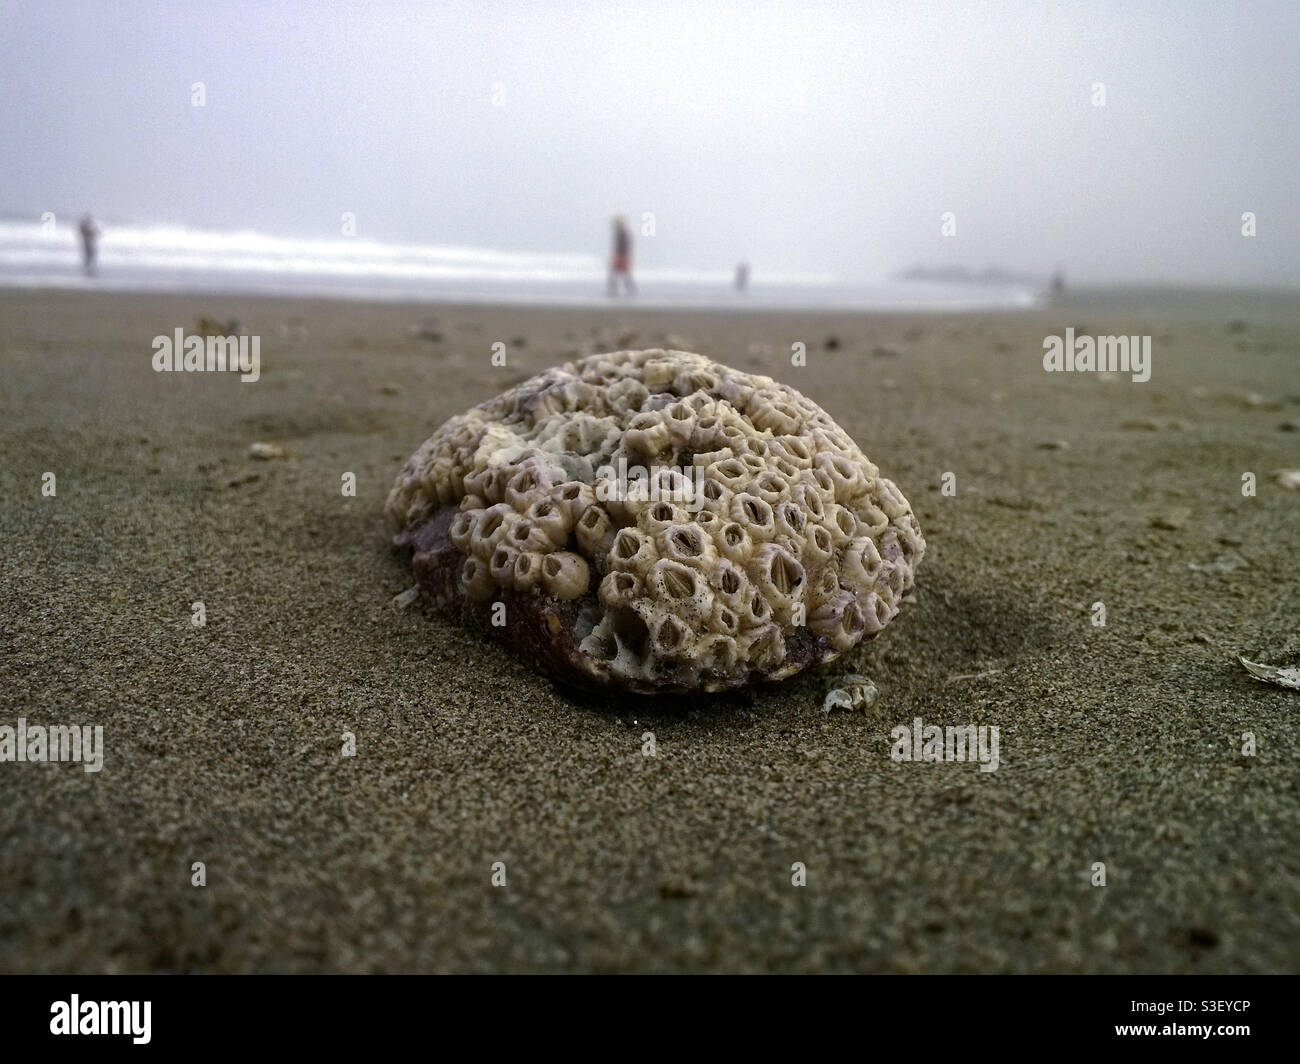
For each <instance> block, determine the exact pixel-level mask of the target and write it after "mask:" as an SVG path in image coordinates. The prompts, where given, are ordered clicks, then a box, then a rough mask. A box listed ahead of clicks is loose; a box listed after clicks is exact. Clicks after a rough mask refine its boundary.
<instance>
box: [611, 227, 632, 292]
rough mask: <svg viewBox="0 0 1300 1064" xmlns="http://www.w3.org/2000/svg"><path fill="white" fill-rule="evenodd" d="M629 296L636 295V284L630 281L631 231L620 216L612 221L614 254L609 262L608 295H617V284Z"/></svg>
mask: <svg viewBox="0 0 1300 1064" xmlns="http://www.w3.org/2000/svg"><path fill="white" fill-rule="evenodd" d="M620 280H621V281H622V282H623V288H624V290H625V291H626V292H627V294H628V295H629V296H634V295H636V282H635V281H633V280H632V230H630V229H629V228H628V227H627V219H626V218H624V217H623V216H622V215H621V214H620V215H618V216H617V217H615V219H614V254H613V256H612V257H611V258H610V261H609V294H610V296H611V297H613V296H616V295H618V283H619V281H620Z"/></svg>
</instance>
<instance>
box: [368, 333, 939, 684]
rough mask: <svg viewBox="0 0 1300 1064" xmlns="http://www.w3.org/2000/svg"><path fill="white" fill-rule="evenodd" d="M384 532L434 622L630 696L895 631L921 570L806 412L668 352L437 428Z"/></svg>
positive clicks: (902, 509) (895, 515)
mask: <svg viewBox="0 0 1300 1064" xmlns="http://www.w3.org/2000/svg"><path fill="white" fill-rule="evenodd" d="M711 454H714V455H716V457H714V458H712V459H710V460H708V461H706V462H704V463H702V465H701V466H700V467H699V468H700V469H701V470H702V472H701V473H700V474H699V475H698V476H695V475H694V474H695V471H696V468H697V467H696V466H695V464H694V462H695V460H696V459H697V458H699V457H700V456H702V455H703V456H708V455H711ZM638 469H639V470H641V473H640V474H639V478H638V476H637V475H636V470H638ZM647 471H648V472H647ZM688 472H689V473H691V474H692V476H690V477H688V476H686V473H688ZM692 481H694V483H692ZM687 489H689V490H687ZM387 514H388V518H389V520H390V523H391V524H392V527H393V528H394V530H395V532H396V535H395V537H394V542H395V543H396V544H397V545H398V546H399V547H404V548H410V549H411V550H412V552H413V557H412V571H413V575H414V577H415V581H416V583H417V584H419V586H420V588H421V590H422V592H423V593H424V595H425V597H426V598H427V599H428V600H429V601H430V602H431V603H432V605H433V606H434V607H435V608H436V609H438V610H440V611H442V612H443V613H445V614H447V615H449V616H451V617H452V618H454V619H456V620H460V621H462V622H464V623H467V624H473V625H477V626H480V627H482V628H483V629H484V630H485V631H486V632H487V633H488V634H489V635H492V636H494V637H495V638H498V639H500V640H501V641H503V642H504V643H506V644H507V645H508V646H509V647H511V648H512V649H514V650H515V651H516V652H518V653H520V655H521V656H522V657H524V658H525V659H526V660H528V661H529V663H530V664H533V665H534V666H536V667H538V668H541V669H543V670H544V671H547V672H549V673H550V674H552V675H553V676H555V677H557V678H559V679H561V680H564V681H566V682H568V683H571V684H574V685H576V686H582V687H588V688H597V689H599V688H602V687H604V688H608V687H617V688H622V689H625V690H630V691H635V692H638V693H657V692H663V691H678V692H682V691H696V690H704V691H717V690H724V689H728V688H734V687H739V686H742V685H744V684H747V683H751V682H755V681H759V680H781V679H785V678H786V677H788V676H793V675H794V674H795V673H798V672H800V671H801V670H803V669H804V668H806V667H808V666H810V665H814V664H818V663H823V662H828V661H832V660H834V659H835V658H837V657H839V656H840V655H841V654H843V653H845V652H846V651H848V650H849V649H851V648H852V647H854V646H856V645H858V644H859V643H860V642H862V640H864V639H867V638H872V637H874V636H875V635H876V634H878V633H879V632H880V631H882V630H883V628H884V627H885V625H886V624H888V623H889V622H890V621H891V620H892V619H893V618H894V617H895V616H896V615H897V614H898V611H899V607H900V604H901V602H902V601H903V599H904V598H905V597H906V596H907V595H908V594H909V593H910V591H911V590H912V586H913V579H914V573H915V570H916V567H917V565H918V564H919V562H920V560H921V558H922V556H923V554H924V550H925V541H924V539H923V538H922V537H921V533H920V529H919V527H918V526H917V523H916V518H915V516H914V515H913V512H912V508H911V506H910V505H909V504H908V502H907V500H906V499H905V498H904V497H903V495H902V493H901V492H900V491H899V490H898V488H897V487H896V486H895V485H894V484H893V482H892V481H890V480H888V479H886V478H885V477H883V476H880V474H879V470H878V469H877V468H876V466H875V465H874V464H873V463H872V462H871V461H870V460H869V459H868V458H867V457H866V456H865V455H864V454H863V453H862V452H861V450H860V449H859V448H858V447H857V445H856V444H854V443H853V442H852V440H851V439H849V437H848V436H847V434H845V433H844V431H843V430H842V429H840V428H839V427H838V426H837V425H836V424H835V422H834V421H833V420H832V419H831V418H830V416H829V415H828V414H827V413H826V412H825V411H823V410H822V409H821V407H819V406H817V405H816V404H815V403H813V402H812V401H811V400H810V399H808V398H806V397H804V396H803V395H801V394H800V393H799V392H797V391H795V390H794V389H793V388H790V387H788V386H786V385H783V384H779V383H777V382H775V381H772V380H770V379H769V378H767V377H753V376H750V375H749V374H747V373H743V372H741V371H739V370H736V369H733V368H731V367H728V366H724V365H721V364H719V363H716V362H713V361H711V360H710V359H707V358H704V357H702V356H700V355H697V354H691V353H690V352H685V351H671V352H670V351H664V350H648V351H619V352H616V353H614V354H611V355H592V356H590V357H588V358H584V359H582V360H580V361H577V362H571V363H569V364H567V365H564V366H557V367H554V368H552V369H549V370H547V371H546V372H544V373H542V374H539V375H538V376H536V377H533V378H531V379H529V380H526V381H524V382H522V383H520V384H519V385H517V386H515V387H513V388H511V389H510V390H508V391H506V392H504V393H503V394H501V395H499V396H498V397H497V398H495V399H492V400H490V401H488V402H485V403H481V404H480V405H479V406H477V407H474V408H473V409H471V410H469V411H467V412H465V413H463V414H460V415H458V416H456V417H453V418H452V419H451V420H449V421H448V422H447V423H446V424H444V425H443V426H442V427H441V428H440V429H438V431H437V432H436V433H435V434H434V435H433V436H432V437H431V438H430V439H429V440H427V441H426V442H425V443H424V444H423V445H422V446H421V447H420V448H419V449H418V450H417V451H416V452H415V454H414V455H412V456H411V458H410V459H409V460H408V461H407V462H406V464H405V466H404V467H403V469H402V471H401V473H400V474H399V476H398V478H397V481H396V483H395V484H394V486H393V490H392V492H391V494H390V495H389V499H388V504H387ZM497 617H500V619H499V620H496V621H495V623H494V620H493V619H494V618H497ZM502 622H504V623H502ZM851 697H853V696H852V692H851ZM862 697H865V695H863V696H862Z"/></svg>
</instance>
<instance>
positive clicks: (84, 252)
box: [78, 214, 99, 277]
mask: <svg viewBox="0 0 1300 1064" xmlns="http://www.w3.org/2000/svg"><path fill="white" fill-rule="evenodd" d="M78 228H79V229H80V231H81V268H82V269H83V270H84V271H85V273H86V276H87V277H94V276H95V256H96V255H97V254H98V252H99V226H97V225H96V224H95V219H94V218H92V217H91V216H90V215H89V214H87V215H83V216H82V219H81V225H80V226H79V227H78Z"/></svg>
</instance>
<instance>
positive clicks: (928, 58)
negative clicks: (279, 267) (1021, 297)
mask: <svg viewBox="0 0 1300 1064" xmlns="http://www.w3.org/2000/svg"><path fill="white" fill-rule="evenodd" d="M1298 42H1300V4H1297V3H1295V2H1294V0H1289V2H1282V3H1276V4H1266V3H1249V2H1239V3H1226V4H1225V3H1214V4H1210V3H1203V4H1202V3H1159V4H1157V3H1154V2H1147V3H1143V2H1140V0H1134V2H1129V3H1122V2H1117V3H1090V4H1077V5H1076V4H1065V5H1059V6H1058V5H1052V4H1048V3H1046V2H1043V0H1037V2H1032V3H1028V4H1024V5H1018V4H1012V3H994V4H978V5H977V4H974V3H960V4H938V3H929V2H926V0H916V2H914V3H900V4H883V3H869V2H867V0H860V2H858V3H850V4H843V5H840V4H831V3H812V2H793V0H790V2H786V3H772V4H767V5H760V4H736V5H724V4H718V3H706V2H703V0H701V2H699V3H673V2H671V0H664V2H661V3H657V4H646V5H644V6H641V5H630V4H624V3H617V2H614V0H599V2H595V3H590V4H575V3H560V2H548V0H536V2H533V3H522V2H520V3H493V2H491V0H475V2H469V3H463V4H462V3H432V2H431V3H427V4H417V3H409V4H403V3H387V2H384V0H367V2H365V3H362V4H356V5H349V4H344V3H339V2H331V3H328V4H309V3H306V2H303V3H291V2H288V0H283V2H279V3H276V2H271V0H264V2H260V3H248V4H236V3H225V2H222V0H204V2H202V3H189V2H184V0H177V2H176V3H173V4H150V3H143V2H140V3H123V4H112V5H109V4H107V3H90V2H85V3H72V2H67V0H32V2H26V3H23V2H19V3H15V2H10V0H0V212H3V213H19V214H29V213H30V214H34V215H38V214H39V213H40V212H41V211H44V210H54V211H56V212H61V213H62V214H67V213H69V212H81V211H83V210H90V211H93V212H94V213H95V215H96V216H97V217H98V218H100V219H102V220H104V221H111V220H112V219H115V218H116V219H123V220H130V221H137V222H148V221H168V222H185V223H190V224H194V225H202V226H212V227H218V228H252V229H258V230H262V231H266V232H270V233H275V234H283V235H298V236H336V235H338V233H339V229H340V215H341V214H342V213H343V212H345V211H350V212H353V213H355V215H356V219H357V227H358V232H359V234H360V235H363V236H369V237H374V238H377V239H381V240H398V241H418V242H433V243H451V244H466V245H472V246H484V247H494V248H500V249H523V250H534V251H565V252H574V251H576V252H588V251H595V250H600V249H602V248H603V245H604V241H605V239H606V235H607V233H606V229H607V225H608V219H609V216H610V215H611V214H613V213H615V212H623V213H625V214H627V215H628V216H629V217H630V218H631V220H632V221H633V223H634V225H635V226H636V227H637V228H638V229H639V227H640V222H641V218H642V215H643V213H644V212H652V213H653V215H654V221H655V235H654V236H653V237H640V238H639V239H638V247H637V252H638V259H639V260H640V261H641V262H642V263H643V264H645V265H655V266H680V267H701V268H719V267H721V268H725V267H726V266H727V265H728V264H732V263H735V262H736V261H738V260H740V259H749V260H751V261H752V262H754V263H755V268H756V271H761V270H762V269H764V268H767V269H772V270H801V271H813V272H832V273H834V274H836V275H838V276H839V277H840V278H841V279H842V280H845V281H853V280H858V279H865V278H873V277H878V276H881V275H884V274H887V273H889V272H891V271H893V270H895V269H899V268H902V267H906V266H908V265H911V264H914V263H927V264H938V265H946V264H960V265H965V266H970V267H974V268H980V267H983V266H986V265H990V264H996V265H1000V266H1002V267H1005V268H1008V269H1018V270H1025V271H1032V272H1040V273H1041V272H1046V271H1050V270H1051V269H1052V268H1053V267H1055V266H1056V265H1058V264H1059V265H1061V266H1063V267H1064V268H1065V270H1066V272H1067V276H1069V277H1070V278H1072V279H1090V280H1097V281H1108V280H1130V279H1132V280H1169V281H1178V280H1190V281H1211V282H1220V283H1229V284H1237V283H1249V284H1259V283H1274V284H1290V285H1295V284H1300V221H1298V218H1297V215H1298V212H1300V196H1298V195H1297V193H1298V191H1300V121H1298V119H1300V77H1298V76H1297V68H1298V66H1300V62H1298V59H1300V44H1298ZM194 82H203V83H204V86H205V90H206V106H204V107H195V106H192V103H191V96H192V91H191V86H192V84H193V83H194ZM1098 82H1100V83H1103V84H1104V93H1105V106H1101V107H1099V106H1095V105H1094V99H1095V94H1096V90H1095V89H1094V84H1095V83H1098ZM946 211H951V212H953V213H954V214H955V216H956V235H955V236H952V237H945V236H943V235H942V234H941V226H942V224H943V218H942V216H943V214H944V212H946ZM1245 211H1253V212H1255V213H1256V215H1257V219H1258V221H1257V225H1258V235H1257V236H1256V237H1254V238H1245V237H1243V236H1242V235H1241V227H1242V222H1241V215H1242V213H1243V212H1245Z"/></svg>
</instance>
